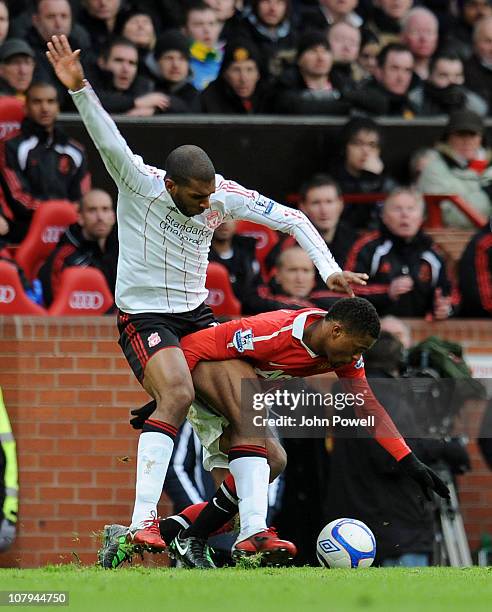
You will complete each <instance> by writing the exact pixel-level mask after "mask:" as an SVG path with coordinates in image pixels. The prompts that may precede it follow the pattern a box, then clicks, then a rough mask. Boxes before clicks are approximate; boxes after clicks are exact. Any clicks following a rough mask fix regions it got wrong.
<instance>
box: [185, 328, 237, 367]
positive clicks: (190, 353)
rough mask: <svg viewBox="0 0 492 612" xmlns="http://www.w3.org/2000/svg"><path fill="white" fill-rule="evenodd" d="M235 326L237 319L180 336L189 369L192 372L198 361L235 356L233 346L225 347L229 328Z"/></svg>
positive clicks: (220, 359)
mask: <svg viewBox="0 0 492 612" xmlns="http://www.w3.org/2000/svg"><path fill="white" fill-rule="evenodd" d="M237 327H238V322H237V321H229V322H227V323H222V324H221V325H217V326H216V327H208V328H207V329H202V330H200V331H197V332H195V333H194V334H189V335H187V336H185V337H184V338H181V348H182V350H183V353H184V355H185V357H186V361H187V363H188V367H189V368H190V371H191V372H193V370H194V368H195V367H196V364H197V363H198V362H199V361H224V360H225V359H233V358H234V357H236V356H237V355H236V353H235V351H234V350H233V348H232V347H231V348H227V342H228V337H229V334H230V333H231V328H233V329H237Z"/></svg>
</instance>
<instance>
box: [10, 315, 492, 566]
mask: <svg viewBox="0 0 492 612" xmlns="http://www.w3.org/2000/svg"><path fill="white" fill-rule="evenodd" d="M412 327H413V329H414V339H415V340H418V339H419V338H421V337H423V336H426V335H430V334H431V333H439V334H441V335H445V336H447V337H449V338H453V339H456V340H458V341H460V342H463V343H464V344H465V345H466V346H467V347H468V348H469V349H470V350H475V351H480V352H489V353H490V354H491V358H492V326H491V325H490V322H488V323H486V322H482V323H477V322H473V321H467V322H462V321H453V322H446V323H438V324H429V323H424V322H423V321H418V322H413V324H412ZM115 340H116V330H115V324H114V320H113V318H112V317H106V318H103V317H101V318H99V317H97V318H91V319H82V318H62V319H54V318H46V319H45V318H22V317H4V318H2V317H0V386H1V387H2V389H3V392H4V398H5V402H6V405H7V408H8V412H9V415H10V418H11V421H12V427H13V431H14V434H15V436H16V440H17V448H18V459H19V480H20V516H19V537H18V539H17V541H16V543H15V545H14V546H13V547H12V549H11V550H10V551H9V552H8V553H6V554H3V555H0V567H12V566H16V567H34V566H38V565H42V564H45V563H47V562H50V563H63V562H70V561H74V560H75V559H76V557H75V555H74V554H73V553H75V554H76V555H77V556H78V557H79V558H80V560H81V561H82V562H84V563H93V562H94V560H95V551H96V549H97V540H96V539H95V537H94V536H93V534H97V533H98V532H100V530H101V528H102V526H103V525H104V524H105V523H107V522H119V523H122V524H127V523H128V521H129V519H130V516H131V510H132V504H133V490H134V468H135V450H136V442H137V436H136V435H135V432H134V431H133V430H132V429H131V428H130V427H129V425H128V412H129V409H130V408H131V407H135V406H138V405H140V404H141V403H143V402H144V401H146V397H147V396H146V394H145V393H144V392H143V391H142V390H141V389H140V387H139V385H138V383H137V382H136V381H135V380H134V378H133V376H132V374H131V373H130V370H129V368H128V367H127V365H126V362H125V361H124V359H123V358H122V356H121V354H120V349H119V347H118V345H117V343H116V341H115ZM470 449H471V451H472V459H473V472H472V473H471V474H469V475H466V476H464V477H463V478H462V479H461V482H460V489H461V491H462V501H463V507H464V514H465V520H466V527H467V530H468V533H469V536H470V538H471V543H472V546H474V547H475V546H476V544H477V541H478V538H479V536H480V533H482V532H483V531H489V532H490V533H492V511H491V510H490V508H491V506H492V474H491V472H490V471H488V470H487V468H486V467H485V466H484V464H483V462H482V461H481V458H480V457H479V455H478V452H477V449H476V446H475V445H474V444H472V445H470ZM168 509H169V508H168V507H167V508H166V507H163V508H161V512H162V513H165V512H166V511H167V510H168Z"/></svg>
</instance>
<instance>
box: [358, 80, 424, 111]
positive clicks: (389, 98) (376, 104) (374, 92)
mask: <svg viewBox="0 0 492 612" xmlns="http://www.w3.org/2000/svg"><path fill="white" fill-rule="evenodd" d="M414 81H415V82H414V83H413V84H411V87H410V89H411V88H413V87H414V86H416V85H417V83H418V79H417V78H415V79H414ZM358 93H359V96H358V98H357V102H358V107H359V109H360V110H362V111H365V112H366V113H369V114H371V115H388V116H393V117H403V118H405V119H412V118H413V117H414V115H416V114H417V112H418V108H417V107H416V105H415V104H414V103H413V102H412V101H411V100H410V99H409V97H408V95H402V96H400V95H396V94H393V93H391V92H390V91H388V90H387V89H385V88H384V87H383V86H382V85H381V84H380V83H379V82H378V81H376V79H370V80H369V81H368V82H367V83H364V84H363V85H361V87H360V88H359V90H358Z"/></svg>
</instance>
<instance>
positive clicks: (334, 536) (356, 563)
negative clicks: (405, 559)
mask: <svg viewBox="0 0 492 612" xmlns="http://www.w3.org/2000/svg"><path fill="white" fill-rule="evenodd" d="M316 555H317V557H318V561H319V562H320V565H323V566H325V567H352V568H357V567H369V566H370V565H372V562H373V561H374V557H375V556H376V540H375V538H374V534H373V533H372V531H371V530H370V529H369V527H368V526H367V525H366V524H365V523H363V522H362V521H358V520H356V519H351V518H340V519H335V520H334V521H331V523H328V525H326V527H323V529H322V530H321V533H320V534H319V536H318V541H317V543H316Z"/></svg>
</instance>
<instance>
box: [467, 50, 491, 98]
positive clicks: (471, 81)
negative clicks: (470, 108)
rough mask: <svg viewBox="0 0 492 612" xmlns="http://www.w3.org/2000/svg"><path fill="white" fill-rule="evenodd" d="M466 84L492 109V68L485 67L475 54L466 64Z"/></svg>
mask: <svg viewBox="0 0 492 612" xmlns="http://www.w3.org/2000/svg"><path fill="white" fill-rule="evenodd" d="M465 84H466V86H467V87H469V88H470V89H471V90H472V91H474V92H475V93H477V94H478V95H479V96H482V98H483V99H484V100H485V101H486V102H487V104H488V105H489V109H491V108H492V67H487V66H484V65H483V64H482V62H481V60H480V59H479V58H478V56H477V55H475V54H473V55H472V56H471V57H470V59H469V60H467V61H466V62H465Z"/></svg>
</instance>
